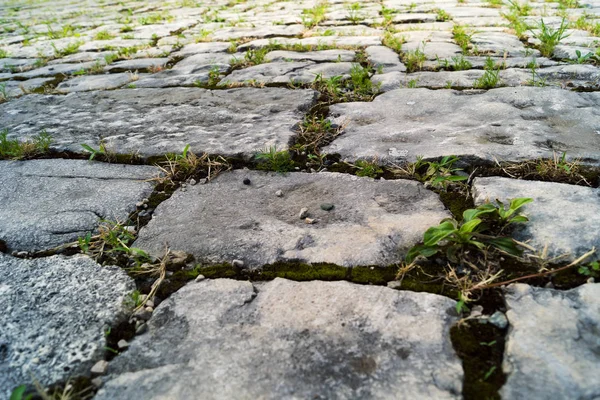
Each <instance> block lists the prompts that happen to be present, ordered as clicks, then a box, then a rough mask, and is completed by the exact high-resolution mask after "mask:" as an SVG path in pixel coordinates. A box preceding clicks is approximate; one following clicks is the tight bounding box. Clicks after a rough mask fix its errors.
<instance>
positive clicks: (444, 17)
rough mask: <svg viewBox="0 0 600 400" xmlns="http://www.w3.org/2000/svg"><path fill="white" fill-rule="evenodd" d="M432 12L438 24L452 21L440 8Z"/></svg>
mask: <svg viewBox="0 0 600 400" xmlns="http://www.w3.org/2000/svg"><path fill="white" fill-rule="evenodd" d="M434 11H435V15H436V16H435V20H436V21H438V22H445V21H450V20H451V19H452V16H451V15H450V14H448V13H447V12H446V11H445V10H442V9H441V8H436V9H435V10H434Z"/></svg>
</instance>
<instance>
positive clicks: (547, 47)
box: [530, 18, 569, 57]
mask: <svg viewBox="0 0 600 400" xmlns="http://www.w3.org/2000/svg"><path fill="white" fill-rule="evenodd" d="M567 28H568V23H566V20H565V19H564V18H563V20H562V21H561V23H560V26H559V27H558V28H557V29H554V28H552V27H549V26H548V25H546V24H545V23H544V19H543V18H542V20H541V21H540V24H539V26H538V31H536V32H534V31H533V30H530V31H531V33H532V34H533V37H535V38H536V39H538V40H539V41H540V44H539V46H538V49H539V50H540V53H542V55H543V56H544V57H551V56H552V53H553V52H554V49H555V48H556V46H557V45H558V43H559V42H560V41H561V40H563V39H564V38H566V37H568V36H569V34H568V33H565V31H566V30H567Z"/></svg>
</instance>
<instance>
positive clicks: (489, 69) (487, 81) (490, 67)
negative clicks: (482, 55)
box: [473, 57, 501, 89]
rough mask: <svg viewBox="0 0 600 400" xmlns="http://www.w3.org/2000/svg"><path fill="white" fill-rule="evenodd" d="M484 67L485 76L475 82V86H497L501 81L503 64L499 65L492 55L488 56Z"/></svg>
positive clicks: (485, 87) (479, 87)
mask: <svg viewBox="0 0 600 400" xmlns="http://www.w3.org/2000/svg"><path fill="white" fill-rule="evenodd" d="M483 68H484V73H483V76H482V77H481V78H479V79H476V80H475V82H473V87H474V88H476V89H492V88H495V87H496V85H497V84H498V83H499V81H500V68H501V65H498V66H497V65H496V63H495V62H494V60H492V59H491V58H490V57H487V58H486V60H485V65H484V67H483Z"/></svg>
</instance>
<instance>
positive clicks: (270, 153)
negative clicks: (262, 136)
mask: <svg viewBox="0 0 600 400" xmlns="http://www.w3.org/2000/svg"><path fill="white" fill-rule="evenodd" d="M254 158H255V159H256V161H257V162H258V165H257V166H256V167H257V168H258V169H261V170H264V171H275V172H279V173H285V172H290V171H293V170H294V161H293V160H292V155H291V154H290V152H289V151H287V150H281V151H277V148H276V147H275V146H270V147H269V148H268V149H264V150H263V151H261V152H259V153H256V155H255V156H254Z"/></svg>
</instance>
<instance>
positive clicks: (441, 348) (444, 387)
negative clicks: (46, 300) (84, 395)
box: [96, 278, 462, 400]
mask: <svg viewBox="0 0 600 400" xmlns="http://www.w3.org/2000/svg"><path fill="white" fill-rule="evenodd" d="M454 304H455V302H454V301H453V300H450V299H448V298H445V297H441V296H438V295H433V294H427V293H414V292H406V291H395V290H393V289H389V288H383V287H376V286H361V285H355V284H351V283H348V282H320V281H312V282H302V283H299V282H292V281H288V280H285V279H279V278H278V279H275V280H274V281H271V282H268V283H265V284H255V286H254V287H253V284H252V283H250V282H241V281H233V280H229V279H218V280H208V281H204V282H200V283H192V284H188V285H187V286H185V287H184V288H183V289H181V290H180V291H178V292H177V293H175V294H174V295H173V296H171V297H170V298H169V299H168V300H166V301H165V302H163V303H162V304H161V305H160V306H159V307H158V308H157V309H156V311H155V314H154V316H153V317H152V319H151V320H150V323H149V332H148V333H147V334H145V335H143V336H139V337H138V338H136V340H135V341H133V342H132V343H131V346H130V348H129V350H128V351H127V352H126V353H123V354H122V355H120V356H118V357H117V358H116V359H114V360H113V361H112V362H111V365H110V367H109V373H110V374H112V375H111V377H110V378H111V379H110V380H108V382H107V383H106V384H105V385H104V387H103V388H102V389H100V391H99V392H98V394H97V396H96V399H97V400H108V399H111V400H112V399H133V398H144V399H166V398H169V399H193V398H203V399H229V398H236V399H256V398H259V399H356V398H369V399H390V398H403V399H417V398H427V399H458V398H460V393H461V386H462V368H461V362H460V360H459V359H458V358H457V357H456V355H455V353H454V351H453V349H452V345H451V344H450V340H449V333H448V332H449V329H450V326H451V324H452V323H454V322H455V321H456V318H455V317H453V316H451V314H452V311H451V309H452V308H453V306H454Z"/></svg>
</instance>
